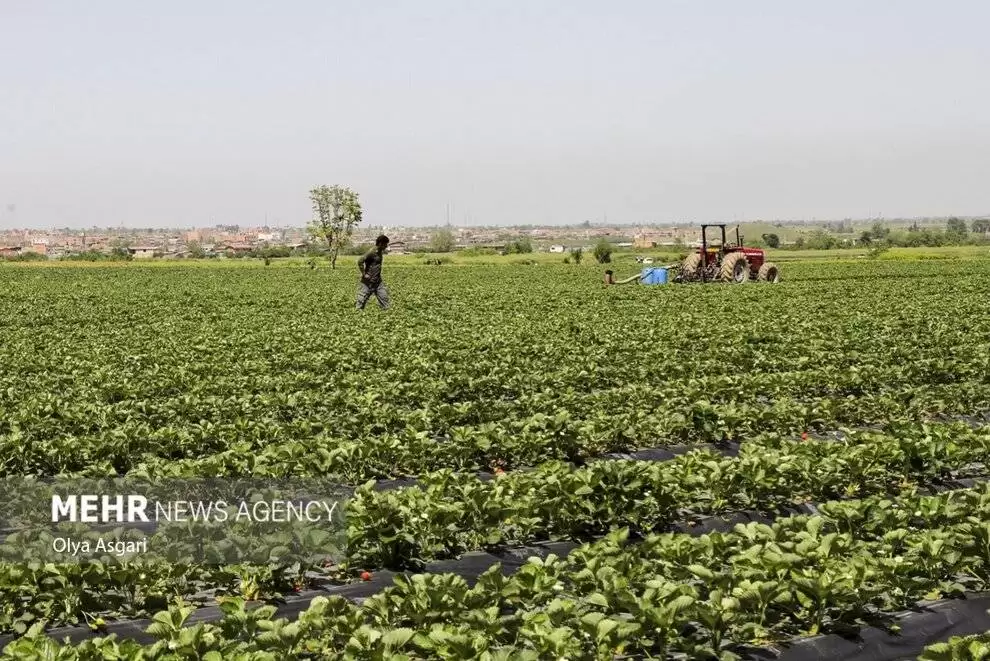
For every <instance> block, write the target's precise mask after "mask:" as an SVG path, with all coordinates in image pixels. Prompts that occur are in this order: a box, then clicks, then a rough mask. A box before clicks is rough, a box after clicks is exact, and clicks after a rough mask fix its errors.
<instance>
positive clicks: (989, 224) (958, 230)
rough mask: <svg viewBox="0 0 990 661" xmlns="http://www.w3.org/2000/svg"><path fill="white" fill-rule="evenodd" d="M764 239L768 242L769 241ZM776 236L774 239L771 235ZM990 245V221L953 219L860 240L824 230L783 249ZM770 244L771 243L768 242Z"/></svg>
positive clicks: (877, 228) (879, 230)
mask: <svg viewBox="0 0 990 661" xmlns="http://www.w3.org/2000/svg"><path fill="white" fill-rule="evenodd" d="M767 236H768V235H764V241H766V237H767ZM769 236H773V235H769ZM988 242H990V220H985V219H976V220H973V221H972V222H971V223H970V225H969V226H967V225H966V221H965V220H963V219H961V218H949V219H948V220H947V221H946V223H945V227H944V228H937V227H919V226H918V224H917V223H915V224H914V225H911V226H910V227H908V228H907V229H906V230H892V229H891V228H890V227H887V226H886V225H884V224H883V223H881V222H876V223H874V224H873V226H872V227H871V228H870V229H868V230H864V231H863V232H862V233H860V235H859V236H858V237H855V238H852V239H841V238H839V237H837V236H835V235H833V234H831V233H829V232H827V231H825V230H824V229H821V230H815V231H814V232H812V233H810V234H808V235H805V236H799V237H798V238H797V239H796V240H795V241H794V243H793V244H792V245H790V246H782V247H784V248H790V249H795V250H831V249H834V248H842V247H848V246H850V245H855V246H862V247H871V248H877V247H899V248H920V247H927V248H936V247H939V246H961V245H971V244H980V243H988ZM767 243H769V242H767Z"/></svg>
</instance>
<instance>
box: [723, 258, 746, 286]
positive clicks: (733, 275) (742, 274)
mask: <svg viewBox="0 0 990 661" xmlns="http://www.w3.org/2000/svg"><path fill="white" fill-rule="evenodd" d="M719 279H720V280H722V281H723V282H737V283H738V282H746V280H748V279H749V262H747V261H746V255H744V254H742V253H741V252H731V253H729V254H728V255H726V256H725V257H724V258H723V259H722V268H721V269H720V270H719Z"/></svg>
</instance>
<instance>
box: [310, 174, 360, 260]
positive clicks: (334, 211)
mask: <svg viewBox="0 0 990 661" xmlns="http://www.w3.org/2000/svg"><path fill="white" fill-rule="evenodd" d="M309 199H310V201H312V203H313V220H311V221H310V222H309V227H308V228H307V229H308V230H309V233H310V235H311V236H312V237H313V238H315V239H318V240H322V241H326V242H327V249H328V250H329V251H330V267H331V268H334V269H336V268H337V255H338V254H339V253H340V249H341V247H342V246H343V245H344V244H346V243H347V241H348V240H349V239H350V238H351V234H352V233H353V232H354V226H355V225H357V224H358V223H360V222H361V202H359V201H358V195H357V193H355V192H354V191H352V190H351V189H350V188H347V187H346V186H317V187H316V188H314V189H313V190H311V191H309Z"/></svg>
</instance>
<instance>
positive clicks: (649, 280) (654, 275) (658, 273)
mask: <svg viewBox="0 0 990 661" xmlns="http://www.w3.org/2000/svg"><path fill="white" fill-rule="evenodd" d="M639 281H640V282H641V283H643V284H644V285H665V284H667V269H665V268H663V267H662V266H661V267H656V266H648V267H646V268H645V269H643V272H642V274H640V279H639Z"/></svg>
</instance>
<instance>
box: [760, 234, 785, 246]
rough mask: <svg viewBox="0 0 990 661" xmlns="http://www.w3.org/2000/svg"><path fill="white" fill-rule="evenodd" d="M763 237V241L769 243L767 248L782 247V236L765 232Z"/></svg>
mask: <svg viewBox="0 0 990 661" xmlns="http://www.w3.org/2000/svg"><path fill="white" fill-rule="evenodd" d="M761 238H762V239H763V243H765V244H767V248H779V247H780V237H779V236H777V235H776V234H764V235H763V236H762V237H761Z"/></svg>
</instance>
